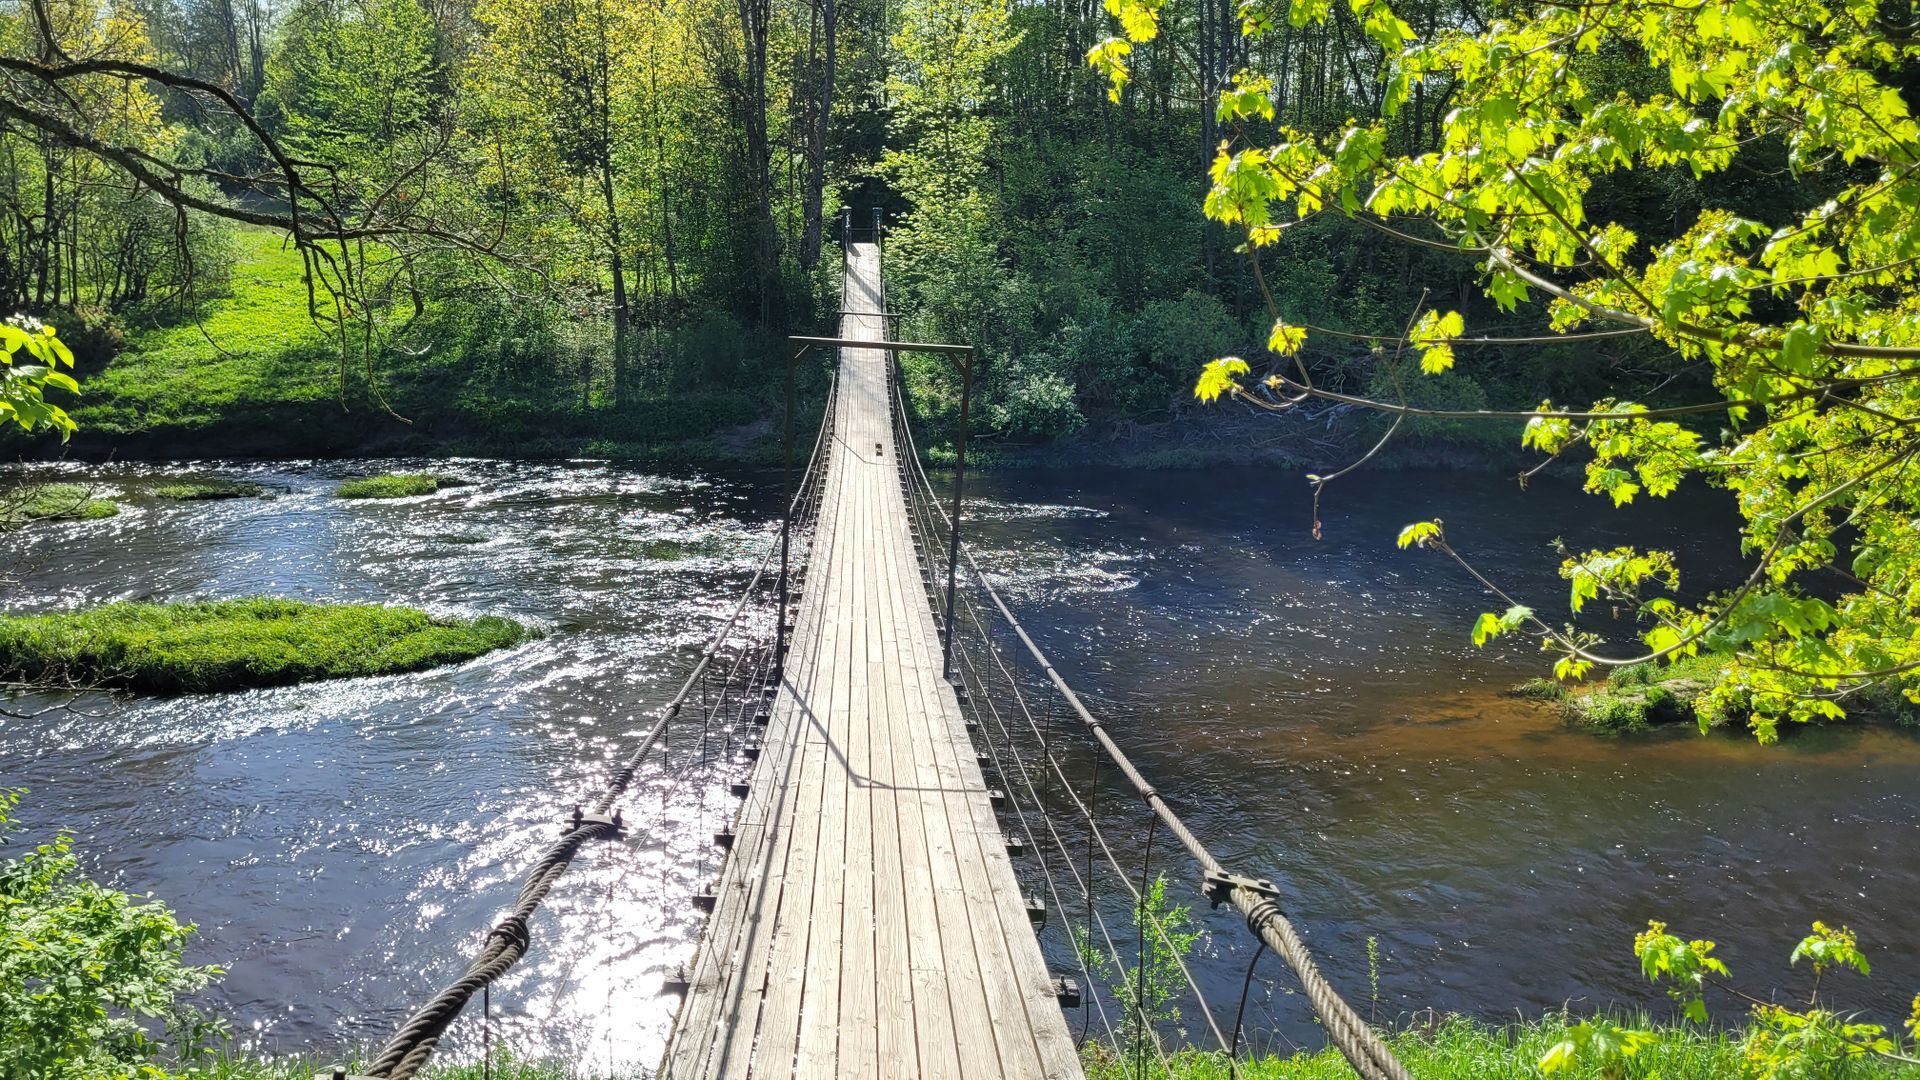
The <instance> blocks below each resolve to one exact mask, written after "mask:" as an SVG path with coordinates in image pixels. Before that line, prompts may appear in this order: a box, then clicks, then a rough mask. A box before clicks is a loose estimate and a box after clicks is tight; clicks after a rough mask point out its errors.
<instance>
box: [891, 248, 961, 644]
mask: <svg viewBox="0 0 1920 1080" xmlns="http://www.w3.org/2000/svg"><path fill="white" fill-rule="evenodd" d="M875 213H876V214H877V213H878V211H875ZM972 402H973V354H972V353H971V352H968V353H962V354H961V356H960V437H959V438H958V439H956V440H955V441H954V460H953V517H952V518H951V519H950V521H949V523H948V529H947V632H946V634H945V635H944V636H945V640H944V641H943V642H942V643H941V649H940V677H941V678H943V679H946V678H951V677H952V675H953V583H954V574H955V571H956V570H957V569H958V568H959V565H960V500H961V497H962V495H964V494H965V492H966V487H967V423H968V407H969V406H970V405H971V404H972Z"/></svg>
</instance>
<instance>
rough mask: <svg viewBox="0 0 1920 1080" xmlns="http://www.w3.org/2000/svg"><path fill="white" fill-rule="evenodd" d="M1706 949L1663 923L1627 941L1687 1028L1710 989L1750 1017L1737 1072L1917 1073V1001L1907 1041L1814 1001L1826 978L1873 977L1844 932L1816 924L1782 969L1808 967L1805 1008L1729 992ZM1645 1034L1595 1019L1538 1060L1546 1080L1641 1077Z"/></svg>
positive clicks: (1831, 1077) (1767, 1076)
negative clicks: (1584, 1074) (1576, 1074)
mask: <svg viewBox="0 0 1920 1080" xmlns="http://www.w3.org/2000/svg"><path fill="white" fill-rule="evenodd" d="M1713 951H1714V943H1713V942H1711V941H1698V940H1692V941H1690V940H1687V939H1685V938H1681V937H1679V936H1677V935H1674V934H1671V933H1668V932H1667V924H1666V923H1663V922H1657V921H1653V922H1648V923H1647V928H1646V929H1645V930H1643V931H1641V932H1640V934H1639V935H1638V936H1636V937H1635V938H1634V939H1633V953H1634V956H1635V957H1636V958H1638V959H1639V961H1640V971H1641V973H1642V974H1644V975H1645V976H1646V977H1647V979H1648V981H1650V982H1653V983H1656V984H1660V985H1663V986H1665V987H1666V991H1667V996H1668V997H1669V998H1672V999H1673V1002H1674V1004H1675V1005H1677V1006H1679V1008H1680V1013H1681V1015H1682V1016H1683V1017H1684V1018H1685V1019H1686V1020H1687V1021H1688V1022H1689V1023H1693V1024H1703V1025H1704V1024H1706V1023H1707V1022H1708V1020H1709V1016H1708V1013H1707V999H1706V994H1707V991H1708V990H1709V989H1716V990H1721V991H1724V992H1726V993H1728V994H1731V995H1732V996H1734V997H1735V998H1738V999H1740V1000H1741V1001H1743V1002H1744V1003H1746V1004H1747V1005H1748V1006H1749V1007H1750V1009H1751V1017H1750V1022H1749V1024H1748V1026H1747V1029H1746V1031H1745V1033H1744V1034H1743V1035H1742V1036H1741V1052H1742V1058H1743V1062H1742V1064H1743V1066H1744V1069H1745V1073H1746V1075H1747V1076H1749V1077H1752V1078H1754V1080H1799V1078H1803V1077H1804V1078H1807V1080H1815V1078H1819V1080H1837V1078H1840V1077H1844V1076H1846V1075H1848V1074H1849V1071H1850V1070H1852V1069H1853V1068H1854V1067H1855V1066H1866V1065H1870V1064H1873V1063H1875V1062H1888V1061H1892V1062H1901V1063H1906V1064H1920V1057H1916V1056H1915V1055H1916V1054H1920V1046H1916V1045H1915V1044H1920V996H1916V997H1915V998H1914V999H1913V1012H1912V1014H1911V1015H1910V1016H1909V1017H1908V1018H1907V1020H1906V1023H1905V1025H1904V1027H1905V1031H1904V1032H1890V1031H1889V1030H1888V1029H1887V1028H1886V1027H1885V1026H1883V1025H1880V1024H1871V1023H1864V1022H1861V1021H1860V1020H1858V1019H1856V1018H1855V1017H1854V1016H1853V1015H1851V1014H1845V1013H1840V1012H1836V1011H1834V1009H1833V1008H1832V1007H1831V1005H1830V1003H1829V1002H1827V1001H1826V1000H1825V999H1823V998H1822V997H1821V992H1820V991H1821V984H1822V982H1823V981H1824V980H1825V978H1826V976H1827V975H1829V974H1832V973H1838V972H1846V971H1851V972H1856V973H1858V974H1860V975H1863V976H1864V975H1867V974H1869V973H1870V972H1871V971H1872V968H1871V967H1870V966H1869V964H1868V963H1867V958H1866V955H1865V954H1864V953H1862V952H1861V951H1860V943H1859V940H1858V939H1857V938H1856V937H1855V936H1854V934H1853V932H1852V931H1851V930H1848V929H1847V928H1846V927H1844V926H1843V927H1840V928H1839V929H1837V930H1836V929H1834V928H1832V927H1829V926H1827V925H1826V924H1824V923H1819V922H1816V923H1814V924H1813V932H1812V933H1811V934H1808V935H1807V936H1806V937H1804V938H1802V939H1801V940H1800V944H1798V945H1796V946H1794V950H1793V953H1792V955H1791V956H1790V957H1789V962H1790V963H1792V964H1793V965H1794V966H1796V967H1798V966H1799V965H1800V963H1801V961H1806V964H1807V968H1808V969H1809V970H1810V971H1811V973H1812V975H1813V985H1812V989H1811V991H1810V992H1809V993H1808V995H1807V999H1806V1002H1805V1004H1804V1005H1802V1004H1798V1003H1795V1004H1781V1003H1779V1002H1775V1001H1768V1000H1766V999H1763V998H1759V997H1755V996H1753V995H1751V994H1748V993H1746V992H1744V991H1741V990H1739V989H1737V988H1735V987H1733V986H1732V985H1731V984H1730V982H1729V980H1730V979H1731V978H1732V976H1731V974H1730V973H1729V972H1728V970H1727V965H1726V964H1724V963H1722V962H1721V961H1720V959H1719V958H1718V957H1716V956H1714V955H1713ZM1657 1039H1658V1036H1657V1035H1655V1034H1654V1033H1653V1032H1651V1031H1645V1030H1641V1029H1639V1028H1635V1027H1630V1026H1627V1025H1623V1024H1620V1023H1618V1022H1617V1021H1614V1020H1611V1019H1608V1018H1606V1017H1596V1018H1594V1019H1592V1020H1587V1021H1584V1022H1582V1023H1579V1024H1574V1025H1571V1026H1569V1027H1568V1028H1567V1032H1566V1037H1565V1038H1563V1039H1561V1040H1560V1041H1559V1042H1558V1043H1556V1044H1554V1046H1553V1047H1552V1048H1551V1049H1549V1050H1548V1051H1547V1053H1546V1055H1545V1056H1543V1057H1542V1058H1541V1059H1540V1063H1539V1064H1540V1071H1541V1072H1543V1073H1546V1074H1548V1075H1553V1074H1555V1073H1561V1072H1567V1071H1571V1070H1573V1069H1576V1068H1579V1067H1587V1068H1591V1069H1593V1070H1595V1071H1597V1072H1599V1073H1600V1074H1601V1075H1602V1076H1606V1077H1609V1078H1612V1077H1632V1076H1639V1075H1641V1072H1642V1071H1641V1070H1637V1069H1636V1062H1635V1058H1636V1057H1637V1055H1638V1054H1639V1053H1640V1052H1641V1051H1642V1050H1645V1049H1646V1048H1647V1047H1649V1046H1651V1045H1653V1043H1654V1042H1655V1041H1657Z"/></svg>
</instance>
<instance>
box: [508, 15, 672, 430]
mask: <svg viewBox="0 0 1920 1080" xmlns="http://www.w3.org/2000/svg"><path fill="white" fill-rule="evenodd" d="M477 14H478V15H479V18H480V21H481V22H482V24H483V25H484V26H485V27H486V29H487V35H488V36H487V40H486V45H485V46H484V48H483V49H482V51H481V53H480V55H479V56H478V57H477V58H476V60H475V63H474V65H473V72H474V75H475V76H476V77H477V78H479V79H481V80H485V81H491V82H494V83H495V84H496V85H495V86H494V87H493V89H492V92H491V96H490V100H491V101H492V103H493V106H494V108H496V109H498V110H502V111H504V112H505V113H506V114H507V115H509V116H510V117H511V118H512V119H510V120H509V121H508V123H509V124H513V123H516V122H517V123H520V124H526V125H528V126H530V128H531V130H532V131H535V132H538V133H539V135H538V137H537V138H538V143H539V145H540V148H541V150H542V152H543V153H544V155H545V156H546V158H547V160H548V161H550V162H551V163H552V165H553V166H555V167H556V168H557V169H558V170H559V171H560V172H561V173H562V174H563V175H564V176H566V177H569V178H572V179H574V180H576V181H578V182H580V183H582V184H584V190H583V191H581V192H579V193H577V194H570V196H569V197H566V198H565V201H566V204H567V205H568V207H569V208H570V209H571V210H572V211H573V213H574V216H575V220H576V221H577V222H578V223H579V224H580V225H581V226H582V227H583V228H585V229H587V230H588V231H589V232H590V233H592V234H593V235H596V236H597V237H599V239H600V244H599V247H600V250H601V253H602V255H603V257H604V258H605V259H606V262H607V275H608V279H609V281H610V284H611V287H612V290H613V356H614V397H615V400H620V399H622V398H625V397H626V396H627V395H628V383H629V374H628V364H629V362H630V356H631V352H632V344H631V319H632V314H631V311H630V309H629V307H628V303H627V269H626V251H625V247H626V242H625V240H624V239H623V237H622V234H621V215H622V207H621V199H620V195H621V191H622V186H623V185H622V181H621V177H620V175H619V163H620V162H621V161H622V160H624V159H625V157H626V156H627V155H629V154H630V153H632V134H633V130H634V128H635V127H637V122H638V119H639V109H638V108H636V107H635V105H636V102H637V101H638V98H639V95H640V88H641V87H642V86H643V85H644V84H643V82H642V79H641V69H642V60H641V48H642V46H643V45H646V44H647V43H648V41H649V35H650V34H651V33H652V32H654V31H655V30H657V29H660V28H659V27H657V26H656V25H654V24H655V23H656V22H657V21H658V9H655V8H652V7H651V6H649V5H632V4H622V3H616V2H613V0H540V2H538V3H520V2H516V0H488V2H486V3H483V4H481V5H480V7H479V8H478V9H477ZM579 195H586V196H587V197H588V198H590V199H591V200H593V202H594V204H595V205H594V206H593V211H592V212H587V211H586V209H585V207H586V204H585V202H584V200H582V199H581V198H579Z"/></svg>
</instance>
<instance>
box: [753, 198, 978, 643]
mask: <svg viewBox="0 0 1920 1080" xmlns="http://www.w3.org/2000/svg"><path fill="white" fill-rule="evenodd" d="M850 212H851V211H849V213H850ZM873 221H874V230H875V232H876V233H877V232H878V230H879V228H880V211H879V210H878V209H876V210H874V212H873ZM841 314H842V315H849V314H861V315H879V316H881V317H882V318H898V317H899V313H898V312H892V311H877V312H846V311H843V312H841ZM787 344H789V345H798V346H799V349H798V350H796V351H795V352H794V353H793V354H792V355H791V356H789V357H787V413H786V438H785V440H784V443H785V450H784V452H783V460H784V464H783V465H782V477H783V479H784V486H785V491H786V498H785V500H784V501H783V502H782V503H781V505H783V506H785V507H786V508H787V509H786V510H785V511H784V512H783V513H782V514H781V517H780V584H779V590H780V617H779V618H778V619H776V620H775V621H774V636H775V641H774V653H773V655H774V672H775V673H776V675H777V674H778V673H779V672H781V671H783V670H784V667H785V663H786V657H787V609H788V608H789V607H790V606H791V603H790V601H789V597H788V587H787V586H788V578H787V554H788V550H789V548H790V547H791V537H792V533H793V415H794V400H793V368H794V365H795V364H797V363H799V362H800V358H801V357H803V356H805V355H807V353H808V352H810V351H812V350H813V349H814V348H816V347H818V348H822V349H880V350H882V351H885V352H923V353H933V354H935V355H940V356H947V357H951V358H952V359H951V361H950V362H951V363H952V364H953V365H954V366H955V367H957V368H959V369H960V424H959V433H958V434H957V435H955V436H954V462H953V514H952V517H951V518H950V519H949V520H950V521H951V522H952V527H951V529H950V530H949V532H948V535H947V607H946V625H945V626H943V627H941V631H940V677H941V678H943V679H947V680H951V679H952V678H953V614H954V607H953V594H954V587H955V584H956V578H955V574H956V568H957V567H958V566H959V563H960V507H961V503H962V501H963V499H964V498H965V496H966V484H967V432H968V429H969V424H970V419H971V415H972V413H971V410H972V405H973V358H974V355H975V353H976V351H977V350H975V349H974V347H973V346H971V345H937V344H933V343H930V342H925V341H866V340H862V339H859V338H842V337H814V336H809V335H806V334H792V335H789V336H788V337H787Z"/></svg>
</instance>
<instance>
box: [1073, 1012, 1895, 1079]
mask: <svg viewBox="0 0 1920 1080" xmlns="http://www.w3.org/2000/svg"><path fill="white" fill-rule="evenodd" d="M1566 1025H1567V1020H1566V1018H1565V1017H1564V1016H1562V1015H1560V1014H1557V1013H1549V1014H1547V1015H1546V1016H1544V1017H1542V1018H1541V1019H1539V1020H1536V1021H1531V1022H1527V1023H1516V1024H1507V1025H1493V1024H1486V1023H1482V1022H1480V1021H1477V1020H1470V1019H1466V1018H1463V1017H1458V1016H1451V1017H1447V1018H1445V1019H1442V1020H1439V1021H1437V1022H1436V1023H1433V1024H1431V1025H1426V1026H1419V1027H1415V1028H1412V1029H1410V1030H1404V1031H1398V1032H1395V1033H1393V1034H1392V1035H1390V1036H1389V1037H1388V1040H1387V1041H1388V1043H1389V1045H1391V1046H1392V1048H1393V1051H1394V1053H1395V1054H1396V1055H1397V1056H1398V1057H1399V1058H1400V1061H1401V1062H1402V1063H1403V1064H1405V1065H1406V1067H1407V1070H1408V1071H1409V1072H1411V1073H1412V1074H1413V1075H1414V1076H1416V1077H1418V1078H1419V1080H1539V1078H1540V1076H1541V1072H1540V1068H1539V1062H1540V1059H1541V1057H1543V1056H1544V1055H1545V1054H1546V1052H1547V1051H1548V1050H1549V1049H1550V1048H1551V1047H1552V1046H1553V1045H1554V1044H1555V1043H1557V1042H1559V1041H1560V1038H1561V1036H1562V1033H1563V1032H1564V1031H1565V1030H1566ZM1640 1026H1643V1027H1645V1026H1647V1025H1644V1024H1642V1025H1640ZM1650 1030H1652V1031H1654V1032H1655V1034H1656V1036H1657V1038H1656V1040H1655V1042H1654V1043H1653V1044H1652V1045H1650V1046H1648V1047H1647V1048H1645V1049H1643V1050H1641V1051H1640V1052H1639V1053H1638V1054H1637V1055H1635V1057H1634V1059H1633V1064H1632V1067H1631V1072H1629V1073H1628V1074H1626V1076H1627V1077H1648V1078H1652V1077H1658V1078H1659V1080H1736V1078H1739V1077H1742V1076H1745V1075H1747V1072H1746V1069H1745V1067H1744V1065H1745V1062H1744V1058H1743V1055H1742V1052H1741V1048H1740V1033H1739V1032H1738V1031H1731V1030H1728V1029H1725V1028H1713V1029H1705V1030H1695V1029H1688V1028H1675V1027H1664V1026H1655V1027H1651V1028H1650ZM1084 1058H1085V1062H1086V1066H1087V1076H1088V1077H1089V1080H1135V1078H1137V1077H1139V1076H1140V1075H1141V1073H1140V1072H1139V1071H1138V1070H1137V1068H1136V1065H1137V1063H1136V1062H1135V1061H1133V1060H1132V1059H1128V1060H1124V1061H1122V1060H1119V1059H1117V1058H1116V1057H1114V1056H1113V1054H1112V1052H1111V1051H1108V1050H1106V1049H1105V1048H1104V1046H1102V1047H1100V1048H1097V1049H1090V1051H1089V1052H1088V1053H1087V1054H1085V1055H1084ZM1845 1068H1846V1071H1843V1072H1839V1073H1831V1074H1824V1075H1823V1076H1822V1077H1821V1080H1920V1066H1911V1065H1900V1064H1897V1063H1893V1062H1885V1061H1856V1062H1853V1063H1851V1064H1850V1065H1848V1066H1846V1067H1845ZM1145 1075H1146V1076H1147V1077H1149V1078H1151V1080H1233V1078H1234V1077H1236V1076H1237V1077H1238V1078H1239V1080H1355V1077H1356V1075H1357V1074H1356V1073H1355V1072H1354V1071H1353V1069H1352V1067H1351V1066H1349V1065H1348V1064H1347V1063H1346V1060H1345V1059H1343V1058H1342V1057H1341V1056H1340V1053H1339V1051H1338V1050H1335V1049H1333V1048H1331V1047H1329V1048H1326V1049H1322V1050H1317V1051H1300V1052H1297V1053H1292V1054H1259V1055H1251V1056H1249V1055H1245V1054H1243V1055H1242V1059H1241V1061H1240V1064H1239V1069H1238V1072H1237V1073H1236V1072H1234V1071H1233V1070H1231V1069H1229V1067H1228V1064H1227V1060H1226V1057H1225V1055H1223V1054H1220V1053H1218V1052H1214V1053H1207V1052H1203V1051H1197V1050H1183V1051H1180V1052H1178V1053H1175V1054H1172V1055H1170V1056H1169V1060H1168V1061H1167V1062H1166V1063H1164V1064H1163V1063H1162V1062H1160V1061H1159V1060H1157V1059H1155V1060H1150V1061H1148V1062H1147V1065H1146V1069H1145ZM1560 1077H1564V1078H1565V1080H1613V1078H1611V1077H1607V1076H1605V1075H1604V1074H1603V1073H1602V1072H1601V1071H1600V1070H1599V1069H1597V1068H1594V1067H1591V1066H1587V1067H1578V1066H1576V1067H1575V1068H1573V1069H1571V1070H1569V1071H1566V1072H1562V1073H1558V1074H1556V1080H1557V1078H1560ZM1621 1080H1626V1077H1623V1078H1621Z"/></svg>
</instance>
